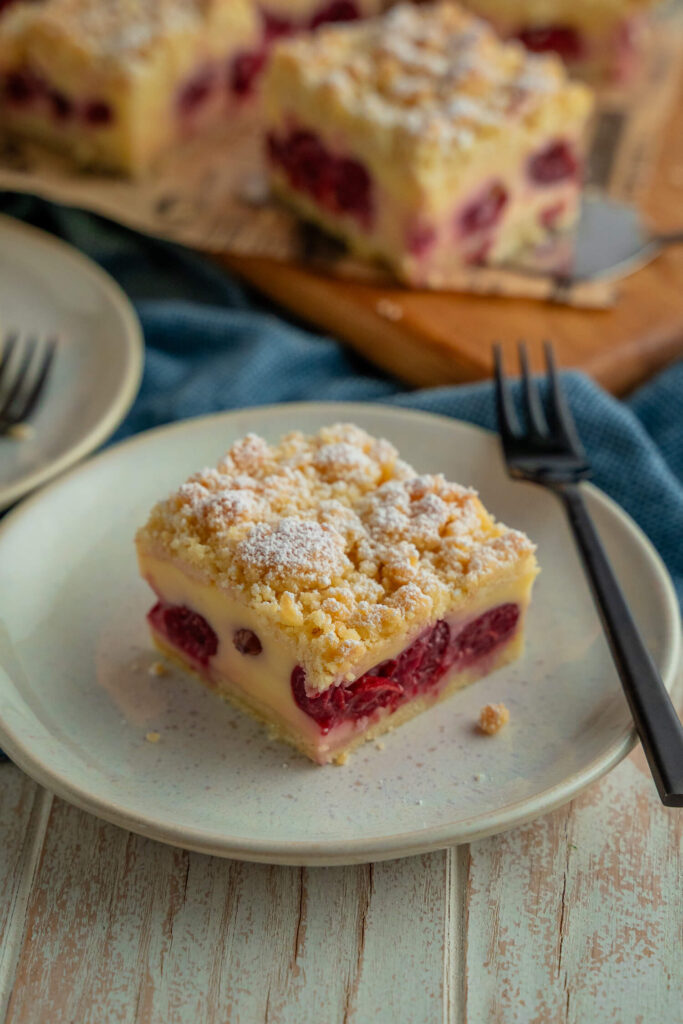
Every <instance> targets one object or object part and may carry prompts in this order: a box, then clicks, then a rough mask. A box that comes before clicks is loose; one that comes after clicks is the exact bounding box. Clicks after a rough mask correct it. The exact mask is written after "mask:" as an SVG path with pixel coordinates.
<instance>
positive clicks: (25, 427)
mask: <svg viewBox="0 0 683 1024" xmlns="http://www.w3.org/2000/svg"><path fill="white" fill-rule="evenodd" d="M35 433H36V428H35V427H32V426H31V424H30V423H15V424H14V426H12V427H10V428H9V430H8V431H7V436H8V437H9V438H11V439H12V441H30V440H31V439H32V438H33V437H35Z"/></svg>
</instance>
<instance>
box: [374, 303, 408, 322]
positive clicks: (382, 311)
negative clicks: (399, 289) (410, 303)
mask: <svg viewBox="0 0 683 1024" xmlns="http://www.w3.org/2000/svg"><path fill="white" fill-rule="evenodd" d="M375 309H376V310H377V312H378V313H379V315H380V316H383V317H385V318H386V319H387V320H393V321H395V322H396V321H398V320H402V319H403V310H402V309H401V307H400V305H399V304H398V302H394V301H393V299H378V301H377V305H376V306H375Z"/></svg>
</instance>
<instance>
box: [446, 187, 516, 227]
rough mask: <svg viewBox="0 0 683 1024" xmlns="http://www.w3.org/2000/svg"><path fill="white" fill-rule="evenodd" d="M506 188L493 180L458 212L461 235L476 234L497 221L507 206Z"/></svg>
mask: <svg viewBox="0 0 683 1024" xmlns="http://www.w3.org/2000/svg"><path fill="white" fill-rule="evenodd" d="M507 202H508V193H507V189H506V188H505V187H504V186H503V185H502V184H501V183H500V182H499V181H494V182H491V184H490V185H488V186H487V187H486V188H485V190H484V191H483V192H482V193H480V194H479V195H478V196H477V198H476V199H473V200H472V201H471V202H470V203H468V204H467V206H465V208H464V209H463V210H462V211H461V212H460V215H459V217H458V227H459V229H460V233H461V234H463V235H476V234H478V233H479V232H480V231H487V230H488V229H490V228H492V227H494V225H495V224H497V223H498V221H499V220H500V218H501V217H502V215H503V210H504V209H505V207H506V206H507Z"/></svg>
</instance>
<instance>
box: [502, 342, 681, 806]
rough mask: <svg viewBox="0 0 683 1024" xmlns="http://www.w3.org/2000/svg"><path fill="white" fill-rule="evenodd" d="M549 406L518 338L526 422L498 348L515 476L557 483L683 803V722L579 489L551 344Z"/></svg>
mask: <svg viewBox="0 0 683 1024" xmlns="http://www.w3.org/2000/svg"><path fill="white" fill-rule="evenodd" d="M545 357H546V363H547V370H548V373H547V382H548V388H547V391H548V398H547V405H548V413H547V414H546V411H545V408H544V404H543V402H542V401H541V396H540V393H539V390H538V388H537V386H536V383H535V381H534V380H533V379H532V377H531V374H530V372H529V360H528V356H527V351H526V346H525V345H524V344H522V343H520V345H519V360H520V364H521V368H522V390H523V396H524V405H525V414H526V420H527V426H526V428H524V427H522V426H521V425H520V422H519V419H518V417H517V414H516V412H515V408H514V404H513V401H512V396H511V395H510V390H509V387H508V384H507V381H506V379H505V374H504V372H503V357H502V351H501V348H500V345H496V346H495V348H494V358H495V368H496V402H497V411H498V425H499V430H500V435H501V440H502V444H503V452H504V455H505V461H506V463H507V468H508V472H509V474H510V476H512V477H513V478H514V479H516V480H527V481H529V482H530V483H535V484H541V486H544V487H548V488H550V490H552V491H553V492H554V493H555V494H556V495H557V496H558V498H560V500H561V501H562V503H563V504H564V507H565V510H566V512H567V516H568V517H569V522H570V525H571V527H572V530H573V532H574V537H575V539H576V543H577V546H578V549H579V554H580V555H581V559H582V562H583V566H584V570H585V572H586V575H587V577H588V581H589V583H590V586H591V589H592V591H593V598H594V600H595V604H596V606H597V610H598V612H599V614H600V618H601V620H602V625H603V628H604V630H605V633H606V636H607V641H608V643H609V646H610V650H611V652H612V657H613V658H614V662H615V665H616V667H617V671H618V673H619V678H620V679H621V683H622V686H623V688H624V692H625V694H626V697H627V699H628V702H629V705H630V708H631V714H632V715H633V720H634V723H635V726H636V729H637V730H638V735H639V736H640V739H641V741H642V744H643V748H644V750H645V754H646V756H647V759H648V762H649V765H650V770H651V771H652V775H653V777H654V780H655V783H656V785H657V789H658V791H659V795H660V797H661V799H662V803H664V804H666V806H667V807H683V726H681V723H680V721H679V718H678V715H677V714H676V710H675V708H674V706H673V704H672V703H671V699H670V697H669V694H668V693H667V691H666V687H665V686H664V683H663V682H662V679H661V677H660V675H659V672H658V671H657V668H656V667H655V664H654V662H653V660H652V658H651V657H650V655H649V653H648V651H647V649H646V647H645V644H644V643H643V640H642V637H641V635H640V632H639V630H638V627H637V626H636V624H635V622H634V620H633V616H632V615H631V612H630V609H629V607H628V604H627V602H626V598H625V597H624V594H623V591H622V589H621V587H620V586H619V583H618V581H617V579H616V577H615V575H614V571H613V569H612V566H611V565H610V562H609V559H608V558H607V554H606V552H605V549H604V547H603V546H602V542H601V540H600V538H599V536H598V533H597V530H596V529H595V526H594V524H593V521H592V519H591V518H590V515H589V514H588V509H587V507H586V505H585V502H584V499H583V495H582V493H581V487H580V481H581V480H585V479H587V478H588V477H589V476H590V475H591V470H590V465H589V463H588V459H587V458H586V453H585V452H584V450H583V446H582V445H581V441H580V440H579V436H578V433H577V430H576V426H575V424H574V419H573V417H572V414H571V411H570V409H569V404H568V402H567V400H566V398H565V396H564V393H563V391H562V387H561V385H560V380H559V377H558V374H557V368H556V366H555V359H554V355H553V350H552V347H551V345H550V344H548V343H546V345H545Z"/></svg>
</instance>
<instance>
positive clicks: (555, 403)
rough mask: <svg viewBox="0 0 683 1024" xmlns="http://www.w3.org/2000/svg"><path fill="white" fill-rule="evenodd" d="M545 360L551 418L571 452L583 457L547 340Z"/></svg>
mask: <svg viewBox="0 0 683 1024" xmlns="http://www.w3.org/2000/svg"><path fill="white" fill-rule="evenodd" d="M543 348H544V351H545V361H546V365H547V367H548V389H549V391H550V406H551V411H552V415H553V418H554V420H555V422H556V424H557V427H558V429H559V431H560V432H561V434H562V437H563V440H564V441H565V442H566V444H568V445H569V447H570V448H571V450H572V453H573V454H574V455H576V456H577V457H579V458H585V451H584V448H583V445H582V444H581V439H580V437H579V434H578V431H577V429H576V424H575V423H574V417H573V416H572V411H571V409H570V408H569V403H568V402H567V399H566V397H565V394H564V391H563V390H562V385H561V384H560V378H559V375H558V372H557V364H556V362H555V353H554V351H553V347H552V345H551V344H550V342H549V341H546V342H544V344H543Z"/></svg>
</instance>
